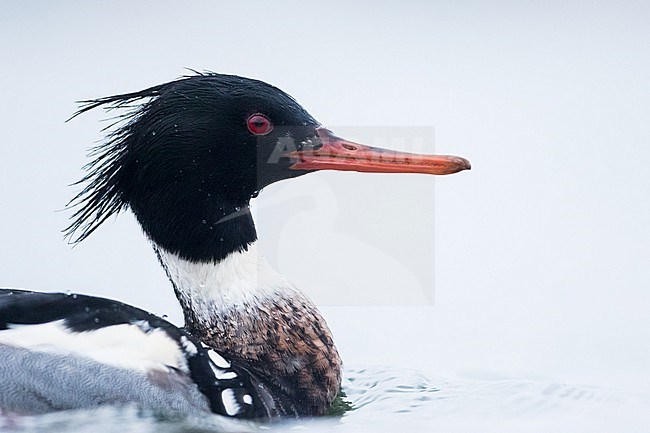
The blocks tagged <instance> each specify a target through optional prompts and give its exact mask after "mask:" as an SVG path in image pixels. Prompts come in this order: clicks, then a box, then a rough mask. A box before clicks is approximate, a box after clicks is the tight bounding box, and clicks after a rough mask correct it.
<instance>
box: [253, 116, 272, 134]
mask: <svg viewBox="0 0 650 433" xmlns="http://www.w3.org/2000/svg"><path fill="white" fill-rule="evenodd" d="M246 124H247V126H248V130H249V131H250V132H252V133H253V134H255V135H266V134H268V133H269V132H271V131H272V130H273V124H272V123H271V121H270V120H269V119H268V118H267V117H266V116H265V115H263V114H251V116H250V117H249V118H248V120H247V121H246Z"/></svg>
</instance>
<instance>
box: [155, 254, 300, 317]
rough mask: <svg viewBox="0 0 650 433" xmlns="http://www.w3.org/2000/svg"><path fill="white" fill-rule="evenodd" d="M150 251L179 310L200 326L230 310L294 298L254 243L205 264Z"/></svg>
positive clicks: (285, 282) (290, 286)
mask: <svg viewBox="0 0 650 433" xmlns="http://www.w3.org/2000/svg"><path fill="white" fill-rule="evenodd" d="M154 248H155V249H156V251H157V253H158V256H159V258H160V262H161V264H162V266H163V267H164V268H165V271H166V272H167V275H168V277H169V278H170V280H171V281H172V283H173V284H174V288H175V289H176V292H177V296H178V298H179V301H180V302H181V304H182V306H183V308H184V309H185V308H189V309H191V310H192V312H193V313H194V316H195V317H196V319H197V320H200V321H204V323H208V322H210V321H211V320H213V319H214V317H215V315H219V314H220V313H226V312H227V311H228V310H230V309H232V308H237V307H239V306H243V305H251V304H253V305H254V304H258V303H260V301H263V300H265V299H268V298H270V297H275V296H284V297H286V296H287V295H289V296H291V295H293V294H298V291H297V289H296V288H295V287H294V286H293V285H292V284H291V283H289V282H288V281H287V280H286V279H285V278H284V277H283V276H282V275H280V274H279V273H278V272H277V271H275V270H274V269H273V268H271V266H270V265H269V264H268V263H267V261H266V260H265V259H264V257H263V256H262V255H261V253H259V252H258V248H257V241H255V242H253V243H251V244H250V245H249V246H248V249H247V250H246V251H242V252H234V253H231V254H229V255H228V256H227V257H226V258H225V259H223V260H220V261H219V262H208V263H204V262H191V261H188V260H185V259H183V258H181V257H179V256H178V255H176V254H174V253H170V252H168V251H166V250H164V249H162V248H160V247H158V246H156V245H154ZM288 292H289V293H288Z"/></svg>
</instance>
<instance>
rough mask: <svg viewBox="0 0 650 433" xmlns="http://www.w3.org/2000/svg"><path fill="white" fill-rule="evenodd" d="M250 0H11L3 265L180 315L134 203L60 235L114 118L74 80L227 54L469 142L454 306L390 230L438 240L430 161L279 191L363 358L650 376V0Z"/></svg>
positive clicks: (340, 120)
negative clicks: (81, 236) (95, 147)
mask: <svg viewBox="0 0 650 433" xmlns="http://www.w3.org/2000/svg"><path fill="white" fill-rule="evenodd" d="M231 3H232V2H227V3H226V2H223V3H222V2H180V1H179V2H153V1H151V2H132V1H128V2H127V1H123V2H119V1H111V2H82V1H78V2H18V1H13V2H12V1H3V2H2V3H0V56H1V59H2V61H1V62H2V63H1V64H2V69H1V72H0V74H1V77H0V86H1V88H0V94H1V95H2V103H1V104H0V119H2V120H1V121H2V127H1V135H0V149H1V152H2V153H1V166H0V185H2V187H1V188H2V189H1V191H2V200H3V206H2V211H1V213H0V227H1V230H0V245H1V249H0V256H1V260H2V266H1V267H0V284H2V285H3V286H13V287H21V288H28V289H38V290H67V289H69V290H73V291H79V292H83V293H90V294H97V295H103V296H109V297H112V298H117V299H120V300H123V301H125V302H129V303H132V304H135V305H138V306H140V307H143V308H146V309H147V310H150V311H153V312H156V313H159V314H169V315H170V318H171V319H172V320H174V321H176V322H177V323H178V322H179V320H180V314H179V310H178V308H177V306H176V304H175V300H174V298H173V295H172V292H171V290H169V285H168V283H167V281H166V279H165V277H164V275H163V272H162V271H161V270H160V269H159V267H158V265H157V263H156V260H155V258H154V255H153V254H152V252H151V251H150V247H149V246H148V244H147V242H146V241H145V239H144V238H143V237H142V236H141V235H140V233H139V229H138V228H137V226H136V225H135V224H134V221H133V218H132V217H131V216H130V215H129V214H125V215H122V216H120V217H119V218H117V219H116V220H115V221H114V222H113V221H111V222H109V223H108V224H107V225H106V227H105V228H103V229H102V230H100V231H99V232H98V233H97V234H96V235H94V236H93V237H92V238H90V239H89V240H88V241H87V242H85V243H84V244H82V245H80V246H79V247H77V248H75V249H71V248H70V247H69V246H68V245H67V244H66V243H64V242H63V241H62V236H61V233H60V230H61V229H62V228H63V227H65V225H66V220H67V216H68V214H67V213H65V212H55V210H57V209H61V208H62V207H63V206H64V204H65V202H66V200H67V199H68V198H70V197H71V195H72V193H73V191H74V189H73V188H69V187H67V186H66V185H67V184H69V183H71V182H73V181H75V180H77V179H78V178H79V177H80V175H81V171H80V167H81V165H82V164H83V163H84V161H85V159H84V152H85V149H86V148H87V147H88V146H89V145H90V144H92V143H93V142H94V141H96V140H98V139H99V138H100V137H101V136H100V134H99V133H98V130H99V127H100V124H99V123H98V120H100V119H102V118H103V117H105V116H104V115H103V114H102V113H100V112H96V113H91V114H88V115H85V116H83V117H82V118H79V119H76V120H74V121H73V122H71V123H68V124H65V123H63V121H64V120H65V119H66V118H67V117H68V116H69V115H70V114H71V113H72V112H73V111H74V110H75V104H74V102H73V101H74V100H77V99H82V98H88V97H99V96H105V95H109V94H113V93H118V92H124V91H133V90H138V89H141V88H144V87H146V86H150V85H154V84H158V83H160V82H164V81H167V80H170V79H173V78H175V77H177V76H178V75H181V74H183V73H184V71H183V69H182V68H183V67H192V68H197V69H211V70H215V71H219V72H227V73H237V74H240V75H245V76H251V77H256V78H260V79H263V80H265V81H268V82H270V83H273V84H275V85H277V86H279V87H281V88H283V89H284V90H286V91H287V92H289V93H290V94H292V95H293V96H295V97H296V98H297V99H298V100H299V101H300V102H301V103H302V104H303V105H304V106H305V107H306V108H307V109H308V110H309V111H310V112H311V113H312V114H313V115H314V116H316V117H317V118H318V119H319V120H320V121H321V122H323V123H324V124H325V125H331V126H333V127H336V126H337V125H366V126H367V125H371V126H372V125H379V126H381V127H390V126H410V125H429V126H433V127H435V131H436V136H435V145H436V150H437V151H439V152H443V153H453V154H458V155H463V156H466V157H467V158H469V159H470V160H471V161H472V163H473V166H474V169H473V170H472V171H471V172H469V173H461V174H459V175H455V176H450V177H446V178H441V179H438V180H436V187H435V190H436V191H435V192H436V194H435V255H436V259H435V260H436V262H435V267H436V274H435V287H436V288H435V292H436V302H435V306H430V305H428V303H427V300H426V297H425V296H424V295H423V294H422V293H423V292H422V291H418V290H413V287H414V286H413V284H417V281H419V280H418V278H420V276H419V275H417V274H416V273H414V272H413V271H412V270H410V269H409V268H408V266H406V267H405V266H404V265H403V263H404V260H403V259H404V256H403V255H402V254H407V253H406V252H404V253H401V252H400V253H399V254H397V255H394V254H392V253H393V252H395V250H393V249H391V248H402V250H399V251H408V250H412V251H415V252H416V254H417V251H418V250H419V249H423V250H426V249H427V248H429V247H430V245H431V243H432V240H431V239H430V238H429V236H428V234H430V233H432V232H431V229H430V228H426V227H428V226H427V223H429V224H430V223H431V221H432V220H433V219H434V218H433V217H434V215H433V214H434V211H433V210H432V207H431V206H430V205H429V203H433V200H432V197H433V195H432V194H433V189H432V186H431V185H432V178H430V177H414V176H401V177H400V176H398V177H395V176H362V175H355V174H352V173H320V174H314V175H310V176H306V177H304V178H301V179H298V180H295V181H292V182H288V183H285V184H279V185H276V186H274V187H272V188H269V189H268V191H265V192H264V194H263V195H262V196H261V197H260V200H259V202H258V203H257V204H256V205H257V207H258V213H259V219H260V236H261V237H262V239H264V240H265V244H264V248H265V253H266V255H267V256H268V257H269V259H270V260H271V261H272V262H273V263H276V264H277V265H278V266H279V268H280V269H281V270H282V271H283V272H284V273H285V274H286V275H288V276H289V277H290V278H291V279H293V280H294V281H296V282H298V283H299V284H300V285H301V287H303V288H304V289H305V290H307V291H308V292H309V293H310V294H311V295H312V296H313V297H315V298H316V299H317V300H318V301H319V302H321V303H326V304H343V306H337V307H333V306H330V307H326V308H325V309H324V311H325V313H326V315H327V317H328V320H329V322H330V324H331V326H332V327H333V329H334V331H335V334H336V340H337V342H338V344H339V346H340V349H341V352H342V354H343V356H344V358H345V360H346V362H347V364H348V365H359V364H360V365H370V364H398V365H401V366H403V367H413V368H418V369H420V370H423V371H425V372H427V373H429V374H451V373H458V374H463V375H465V376H467V375H470V376H473V377H481V378H489V377H494V378H498V377H530V378H535V377H548V378H552V379H553V380H559V381H562V380H565V381H570V382H573V383H593V384H608V385H612V384H615V385H617V386H619V385H620V386H627V385H648V384H650V375H649V374H648V373H649V372H648V366H649V365H650V348H649V344H648V342H649V341H650V318H649V316H648V310H649V303H650V290H649V289H650V263H649V260H648V257H649V253H650V251H649V250H650V230H648V223H649V222H650V200H648V195H649V192H650V174H648V168H647V167H646V165H647V163H648V160H649V157H650V150H649V149H650V147H649V146H648V144H650V143H649V141H650V128H649V127H648V124H649V122H648V120H649V118H650V104H649V101H650V98H649V96H650V95H649V90H650V86H649V85H648V77H649V76H650V52H649V49H648V46H649V40H650V26H648V22H650V7H649V6H648V3H647V2H642V1H638V2H620V1H617V2H601V1H596V2H593V1H589V2H587V1H584V2H571V4H565V2H548V1H544V2H542V1H528V2H489V3H488V2H478V1H477V2H395V3H394V4H389V3H378V2H354V4H350V2H323V3H315V4H312V3H310V4H307V3H306V2H280V3H277V4H273V5H272V4H271V3H265V2H242V3H240V4H238V5H236V6H234V5H232V4H231ZM342 129H343V128H342V127H339V128H337V130H342ZM346 131H347V132H346V135H348V136H349V138H351V139H355V140H360V139H361V138H362V136H363V135H364V134H367V133H368V130H367V128H365V129H364V128H359V129H358V131H359V132H358V133H355V128H354V126H353V127H347V128H346ZM431 146H433V140H432V142H431ZM423 195H424V196H423ZM355 198H358V200H355ZM286 200H289V201H290V202H291V203H292V204H291V206H293V208H292V209H295V208H296V207H297V208H298V209H299V210H300V211H299V212H289V214H287V212H286V209H287V207H283V206H276V205H275V204H277V203H282V202H283V201H286ZM387 203H388V204H390V203H395V206H393V207H392V208H391V206H389V205H387ZM370 216H372V218H371V221H372V226H371V227H370V228H368V226H367V225H361V224H359V223H358V221H362V220H364V219H369V218H370ZM351 219H352V221H356V222H355V224H357V227H360V230H361V227H362V229H363V230H365V232H364V233H363V235H360V236H359V237H357V238H355V237H352V236H350V235H349V232H350V231H349V230H348V229H345V230H344V229H342V227H343V226H344V225H345V224H346V222H347V221H351ZM423 233H424V235H423ZM384 235H385V237H384ZM400 235H401V236H402V237H403V238H402V239H403V241H404V244H402V243H401V242H400V240H401V238H400ZM368 239H374V241H372V242H371V241H369V240H368ZM373 242H374V243H373ZM405 244H406V245H408V249H404V245H405ZM398 246H399V247H398ZM428 251H431V250H428ZM376 260H380V264H381V266H376V263H377V262H376ZM404 298H406V299H405V300H404V302H400V299H404ZM400 303H405V304H408V305H411V306H397V305H396V304H400ZM359 304H361V305H363V304H366V305H375V306H366V307H363V306H346V305H359ZM414 304H415V305H420V306H413V305H414ZM376 305H382V306H376Z"/></svg>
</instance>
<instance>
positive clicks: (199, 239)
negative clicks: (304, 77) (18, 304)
mask: <svg viewBox="0 0 650 433" xmlns="http://www.w3.org/2000/svg"><path fill="white" fill-rule="evenodd" d="M134 103H135V104H136V105H135V107H134ZM102 105H104V106H106V107H107V108H108V109H115V108H124V107H130V108H131V110H130V111H129V112H128V113H127V114H126V115H123V116H122V117H121V118H119V119H120V121H119V122H118V124H117V126H116V128H115V129H114V131H113V132H111V133H110V134H109V136H108V140H107V142H106V143H105V144H103V145H101V146H100V147H98V148H97V149H95V150H94V152H93V156H95V160H94V161H93V162H91V163H90V164H89V165H88V166H87V169H88V170H89V174H88V175H87V176H86V177H85V178H84V179H83V180H82V182H88V185H87V187H86V188H85V189H84V190H83V191H82V192H81V193H80V194H79V195H78V196H77V197H75V199H74V200H73V202H72V203H73V205H74V204H77V205H80V206H81V207H80V209H78V210H77V212H76V214H75V221H74V222H73V224H72V225H71V226H70V227H69V228H68V235H73V234H75V233H76V232H79V234H78V235H77V238H76V241H80V240H83V239H84V238H86V237H87V236H88V235H89V234H90V233H92V232H93V231H94V230H95V229H96V228H97V227H98V226H99V225H100V224H101V223H102V222H103V221H104V220H105V219H106V218H107V217H108V216H110V215H111V214H113V213H116V212H119V211H120V210H122V209H124V208H125V207H127V206H128V207H130V208H131V209H132V210H133V212H134V214H135V215H136V217H137V219H138V221H139V222H140V224H141V225H142V227H143V229H144V231H145V232H146V234H147V235H148V236H149V237H150V238H151V239H153V240H154V241H155V242H156V243H157V244H158V245H159V246H161V247H163V248H165V249H167V250H168V251H171V252H174V253H177V254H179V255H181V256H183V257H184V258H187V259H193V260H209V259H212V260H218V259H220V258H222V257H224V256H225V255H227V254H228V253H229V252H231V251H233V250H236V249H237V248H245V247H246V245H247V244H248V243H250V242H252V241H254V240H255V239H256V234H255V229H254V226H253V224H252V220H251V216H250V213H249V210H248V205H249V201H250V199H251V197H254V196H255V195H256V194H257V193H258V192H259V191H260V190H261V189H262V188H263V187H265V186H267V185H269V184H271V183H273V182H276V181H278V180H282V179H286V178H290V177H295V176H298V175H301V174H304V173H307V172H309V171H310V170H296V169H290V167H291V165H292V164H293V163H292V160H291V158H289V157H288V156H287V153H288V152H290V151H296V150H301V149H303V148H304V147H305V146H306V147H309V146H318V143H319V139H318V135H317V133H316V129H317V127H318V123H317V122H316V121H315V120H314V118H313V117H311V116H310V115H309V113H307V112H306V111H305V110H304V109H303V108H302V107H301V106H300V105H299V104H298V103H297V102H296V101H295V100H294V99H293V98H292V97H291V96H289V95H287V94H286V93H284V92H283V91H281V90H279V89H277V88H275V87H273V86H271V85H269V84H266V83H264V82H262V81H258V80H253V79H248V78H242V77H238V76H232V75H221V74H212V73H209V74H199V75H195V76H190V77H184V78H181V79H179V80H177V81H173V82H170V83H166V84H163V85H160V86H156V87H152V88H150V89H146V90H143V91H141V92H136V93H129V94H124V95H117V96H111V97H107V98H102V99H98V100H93V101H87V102H86V105H84V106H83V107H82V109H81V110H80V111H79V112H78V113H76V114H75V115H77V114H80V113H82V112H85V111H88V110H90V109H92V108H95V107H98V106H102ZM294 162H295V161H294Z"/></svg>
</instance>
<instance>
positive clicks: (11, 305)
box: [0, 289, 284, 418]
mask: <svg viewBox="0 0 650 433" xmlns="http://www.w3.org/2000/svg"><path fill="white" fill-rule="evenodd" d="M0 358H1V359H2V361H1V362H0V389H1V390H2V392H0V412H13V413H22V414H37V413H45V412H52V411H58V410H65V409H80V408H89V407H95V406H98V405H104V404H113V405H116V404H117V405H119V404H136V405H138V406H139V407H142V408H145V409H157V410H158V409H159V410H172V411H179V412H183V413H209V412H213V413H217V414H221V415H225V416H230V417H236V418H270V417H275V416H278V415H282V414H284V413H281V412H282V409H279V407H278V405H277V404H275V401H274V399H273V398H272V397H271V395H270V394H269V391H268V390H267V388H266V387H265V386H263V385H262V384H261V383H260V381H259V380H258V379H257V378H256V376H255V375H254V374H252V373H250V372H249V371H248V370H247V369H246V368H245V367H240V366H235V365H231V363H229V362H228V361H226V360H225V359H224V358H223V357H222V356H220V355H219V354H218V353H217V352H216V351H214V350H212V349H210V348H207V347H205V346H204V345H202V344H201V343H200V342H199V341H198V340H197V339H196V338H194V337H193V336H191V335H190V334H188V333H187V332H185V331H184V330H182V329H179V328H177V327H176V326H174V325H172V324H171V323H169V322H167V321H165V320H163V319H161V318H159V317H157V316H155V315H152V314H149V313H147V312H145V311H143V310H140V309H138V308H135V307H132V306H130V305H126V304H123V303H120V302H116V301H112V300H108V299H104V298H97V297H91V296H83V295H73V294H61V293H38V292H28V291H22V290H9V289H0Z"/></svg>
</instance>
